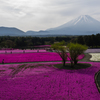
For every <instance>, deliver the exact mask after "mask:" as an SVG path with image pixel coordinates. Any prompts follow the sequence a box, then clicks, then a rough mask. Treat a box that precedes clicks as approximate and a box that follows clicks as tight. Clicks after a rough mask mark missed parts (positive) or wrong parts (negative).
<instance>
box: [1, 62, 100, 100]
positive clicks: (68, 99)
mask: <svg viewBox="0 0 100 100" xmlns="http://www.w3.org/2000/svg"><path fill="white" fill-rule="evenodd" d="M56 63H57V62H53V63H50V64H49V63H48V64H45V63H44V65H38V67H37V70H36V68H33V69H26V70H24V71H23V72H20V73H18V74H16V75H15V77H14V78H11V76H9V73H10V72H11V71H12V70H11V68H10V67H12V68H13V67H14V68H15V67H16V68H17V66H18V65H17V64H14V65H0V70H4V69H5V70H6V71H4V72H2V75H3V76H2V77H0V85H1V86H2V87H1V88H0V91H1V92H0V99H1V100H15V99H16V100H19V99H20V100H100V93H99V92H98V89H97V88H96V84H95V80H94V75H95V73H96V72H97V71H98V70H100V63H97V62H84V63H90V64H92V66H91V67H89V68H86V69H79V70H65V69H62V70H58V69H56V68H54V67H53V64H56ZM58 63H60V62H58ZM82 63H83V62H82ZM32 65H33V66H35V64H28V65H27V66H32ZM80 67H81V66H80ZM39 68H41V69H40V70H39ZM40 71H41V72H40ZM36 73H38V74H36ZM27 75H28V76H27Z"/></svg>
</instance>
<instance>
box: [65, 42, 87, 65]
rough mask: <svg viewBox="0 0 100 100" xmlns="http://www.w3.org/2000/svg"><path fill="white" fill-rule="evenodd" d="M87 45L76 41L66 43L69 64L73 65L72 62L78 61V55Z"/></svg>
mask: <svg viewBox="0 0 100 100" xmlns="http://www.w3.org/2000/svg"><path fill="white" fill-rule="evenodd" d="M87 48H88V47H87V46H86V45H81V44H78V43H68V44H67V50H68V51H69V53H70V57H69V56H68V57H69V58H70V61H71V65H72V66H73V62H74V64H77V62H78V56H79V55H81V54H82V53H84V51H85V50H86V49H87Z"/></svg>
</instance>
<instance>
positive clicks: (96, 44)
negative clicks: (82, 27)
mask: <svg viewBox="0 0 100 100" xmlns="http://www.w3.org/2000/svg"><path fill="white" fill-rule="evenodd" d="M72 42H73V43H79V44H82V45H87V46H88V47H90V48H100V34H99V33H98V34H96V35H94V34H92V35H85V36H78V37H77V38H75V39H73V40H72Z"/></svg>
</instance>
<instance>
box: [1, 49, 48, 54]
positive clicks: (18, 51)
mask: <svg viewBox="0 0 100 100" xmlns="http://www.w3.org/2000/svg"><path fill="white" fill-rule="evenodd" d="M24 51H25V53H32V52H47V51H46V50H44V49H37V50H19V49H15V50H0V53H7V54H9V53H11V52H12V53H23V52H24Z"/></svg>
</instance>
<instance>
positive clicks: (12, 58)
mask: <svg viewBox="0 0 100 100" xmlns="http://www.w3.org/2000/svg"><path fill="white" fill-rule="evenodd" d="M83 57H84V54H82V55H80V56H79V57H78V59H82V58H83ZM3 59H4V63H21V62H42V61H62V59H61V57H60V56H59V55H58V54H57V53H55V52H39V53H17V54H0V62H2V60H3ZM68 60H69V58H68Z"/></svg>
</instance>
